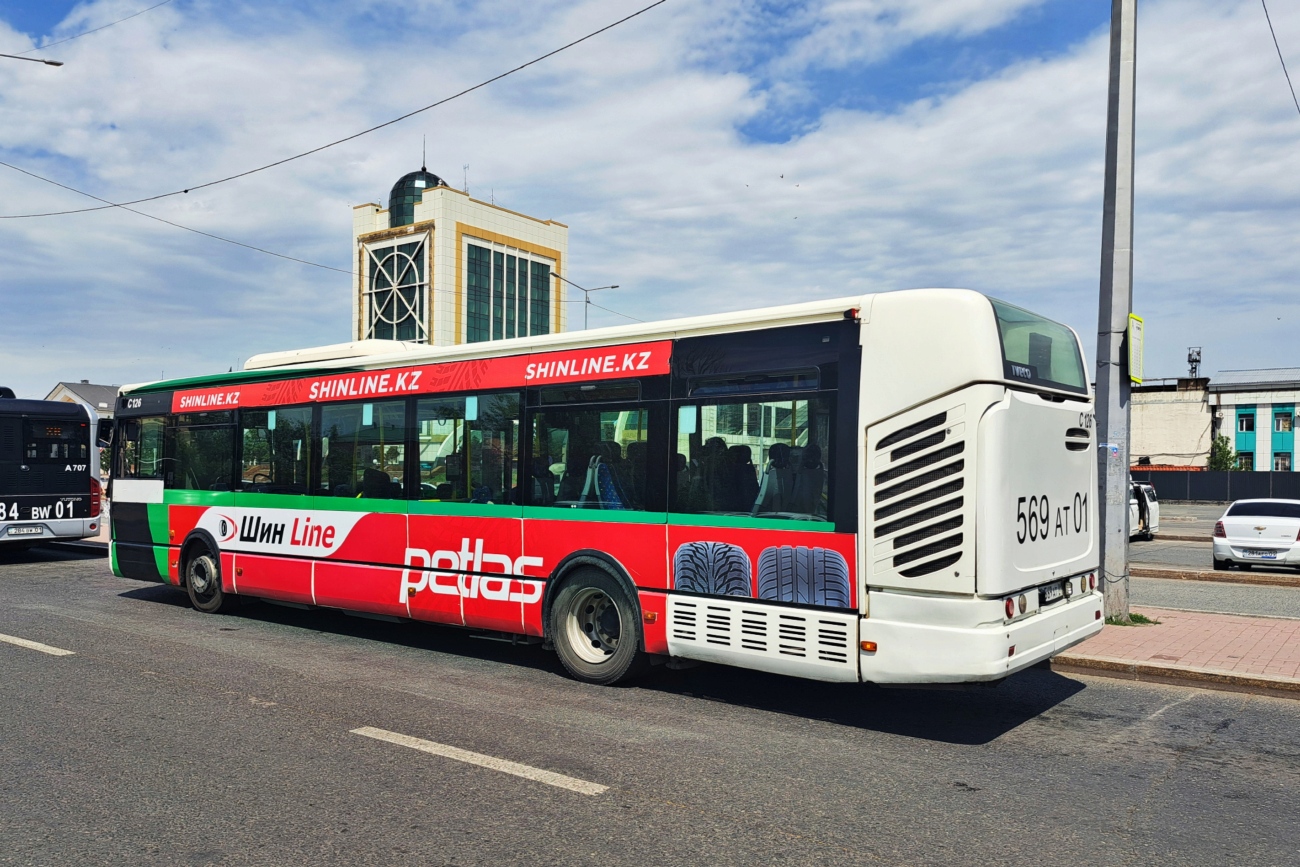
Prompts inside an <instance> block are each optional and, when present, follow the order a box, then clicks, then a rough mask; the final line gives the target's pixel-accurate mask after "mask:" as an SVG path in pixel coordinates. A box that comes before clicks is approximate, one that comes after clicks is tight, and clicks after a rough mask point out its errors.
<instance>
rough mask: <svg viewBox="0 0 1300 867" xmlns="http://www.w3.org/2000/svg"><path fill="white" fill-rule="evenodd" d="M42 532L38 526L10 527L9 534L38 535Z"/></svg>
mask: <svg viewBox="0 0 1300 867" xmlns="http://www.w3.org/2000/svg"><path fill="white" fill-rule="evenodd" d="M42 532H44V531H43V530H41V528H40V527H10V528H9V535H10V536H39V535H41V533H42Z"/></svg>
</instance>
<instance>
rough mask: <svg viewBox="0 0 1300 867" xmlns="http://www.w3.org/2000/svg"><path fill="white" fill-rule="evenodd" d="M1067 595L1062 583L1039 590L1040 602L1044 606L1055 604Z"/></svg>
mask: <svg viewBox="0 0 1300 867" xmlns="http://www.w3.org/2000/svg"><path fill="white" fill-rule="evenodd" d="M1064 595H1065V590H1064V589H1063V588H1062V586H1061V584H1060V583H1056V584H1048V585H1047V586H1046V587H1039V588H1038V601H1039V603H1040V604H1042V605H1046V604H1047V603H1049V602H1055V601H1056V600H1058V599H1060V598H1061V597H1062V596H1064Z"/></svg>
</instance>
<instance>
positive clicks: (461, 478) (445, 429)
mask: <svg viewBox="0 0 1300 867" xmlns="http://www.w3.org/2000/svg"><path fill="white" fill-rule="evenodd" d="M417 406H418V409H417V414H418V415H417V418H418V429H419V446H420V455H419V460H420V499H422V500H441V501H445V502H453V503H475V504H490V503H518V502H519V499H518V494H517V484H518V481H517V480H518V468H519V396H518V395H517V394H484V395H469V396H466V397H442V398H429V399H426V400H421V401H420V402H419V403H418V405H417Z"/></svg>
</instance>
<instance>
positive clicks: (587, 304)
mask: <svg viewBox="0 0 1300 867" xmlns="http://www.w3.org/2000/svg"><path fill="white" fill-rule="evenodd" d="M551 274H553V275H554V276H555V279H557V280H563V281H564V282H565V283H568V284H569V285H570V286H572V287H573V288H574V289H577V290H578V291H579V292H582V293H583V295H582V330H583V331H586V330H587V311H588V310H590V309H591V293H592V292H599V291H600V290H602V289H617V288H618V284H617V283H615V284H614V285H612V286H597V287H596V288H595V289H583V288H582V287H581V286H579V285H578V284H577V283H574V282H573V281H572V280H570V279H569V278H568V277H561V276H560V275H559V274H558V273H557V272H555V271H552V272H551Z"/></svg>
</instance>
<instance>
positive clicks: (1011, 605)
mask: <svg viewBox="0 0 1300 867" xmlns="http://www.w3.org/2000/svg"><path fill="white" fill-rule="evenodd" d="M1006 608H1007V620H1010V619H1011V618H1013V617H1015V616H1016V600H1015V599H1013V598H1012V597H1010V596H1008V597H1007V605H1006Z"/></svg>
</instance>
